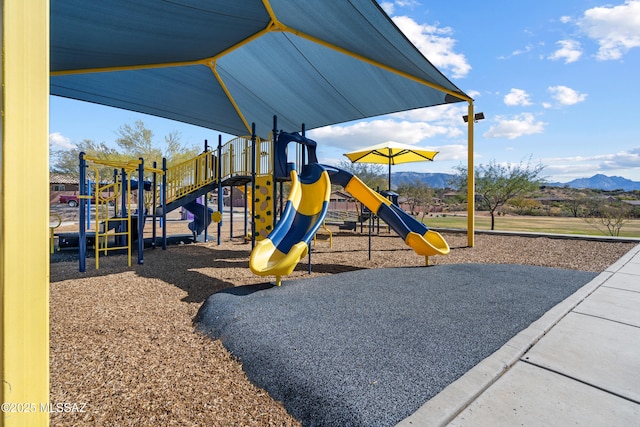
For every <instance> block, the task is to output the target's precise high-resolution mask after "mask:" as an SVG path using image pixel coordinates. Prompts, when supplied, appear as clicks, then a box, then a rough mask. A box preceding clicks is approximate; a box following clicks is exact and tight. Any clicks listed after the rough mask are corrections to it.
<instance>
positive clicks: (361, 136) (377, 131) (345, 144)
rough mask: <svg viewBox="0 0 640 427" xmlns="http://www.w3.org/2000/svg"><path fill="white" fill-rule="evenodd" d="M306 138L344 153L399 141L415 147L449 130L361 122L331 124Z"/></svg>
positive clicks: (421, 124) (383, 121)
mask: <svg viewBox="0 0 640 427" xmlns="http://www.w3.org/2000/svg"><path fill="white" fill-rule="evenodd" d="M308 134H309V137H310V138H312V139H315V140H316V141H319V142H320V141H321V142H322V144H327V145H330V146H334V147H339V148H341V149H344V152H348V151H351V150H355V149H357V148H362V147H366V146H368V145H374V144H380V143H383V142H385V141H390V140H393V141H398V142H402V143H403V144H417V143H419V142H421V141H422V140H424V139H427V138H433V137H435V136H448V135H450V134H451V130H450V129H449V128H448V127H446V126H442V125H432V124H429V123H426V122H411V121H408V120H404V121H397V120H394V119H392V118H385V119H377V120H370V121H360V122H357V123H354V124H348V125H332V126H326V127H323V128H318V129H313V130H310V131H309V132H308Z"/></svg>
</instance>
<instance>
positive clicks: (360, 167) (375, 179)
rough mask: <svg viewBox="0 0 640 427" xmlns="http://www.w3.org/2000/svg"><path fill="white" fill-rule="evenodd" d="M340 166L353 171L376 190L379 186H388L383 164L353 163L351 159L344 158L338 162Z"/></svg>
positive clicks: (384, 187) (384, 188) (383, 188)
mask: <svg viewBox="0 0 640 427" xmlns="http://www.w3.org/2000/svg"><path fill="white" fill-rule="evenodd" d="M338 167H339V168H340V169H344V170H346V171H348V172H351V173H352V174H354V175H355V176H357V177H358V178H360V180H362V182H364V183H365V184H367V185H368V186H369V187H370V188H373V189H374V190H375V189H377V188H380V189H382V190H386V188H387V179H386V176H385V172H384V170H385V169H384V167H383V166H382V165H379V164H375V163H351V162H350V161H347V160H342V161H341V162H339V163H338Z"/></svg>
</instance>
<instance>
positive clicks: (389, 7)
mask: <svg viewBox="0 0 640 427" xmlns="http://www.w3.org/2000/svg"><path fill="white" fill-rule="evenodd" d="M380 7H381V8H382V10H384V12H385V13H386V14H387V15H389V16H391V15H393V12H394V11H395V4H394V3H393V2H392V1H383V2H381V3H380Z"/></svg>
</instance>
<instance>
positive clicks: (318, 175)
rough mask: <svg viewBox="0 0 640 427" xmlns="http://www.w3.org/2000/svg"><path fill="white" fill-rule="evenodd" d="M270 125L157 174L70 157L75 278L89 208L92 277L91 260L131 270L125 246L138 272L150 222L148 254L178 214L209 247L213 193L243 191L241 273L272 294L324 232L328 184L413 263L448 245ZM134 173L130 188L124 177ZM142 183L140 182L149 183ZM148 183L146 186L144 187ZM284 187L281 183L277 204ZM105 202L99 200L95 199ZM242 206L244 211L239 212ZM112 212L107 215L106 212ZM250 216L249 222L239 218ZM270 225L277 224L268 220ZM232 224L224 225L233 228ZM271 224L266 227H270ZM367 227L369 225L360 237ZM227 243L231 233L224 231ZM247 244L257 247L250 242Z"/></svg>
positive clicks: (299, 137)
mask: <svg viewBox="0 0 640 427" xmlns="http://www.w3.org/2000/svg"><path fill="white" fill-rule="evenodd" d="M276 129H277V119H276V118H275V117H274V128H273V131H272V133H271V138H269V139H264V140H263V139H260V138H258V137H257V136H256V135H255V128H254V129H253V132H252V136H251V137H239V138H235V139H232V140H231V141H228V142H227V143H226V144H224V145H223V144H222V141H221V137H219V140H218V147H217V149H216V150H210V149H209V147H208V145H207V144H206V143H205V150H204V152H203V153H201V154H199V155H198V156H196V157H194V158H193V159H189V160H187V161H185V162H182V163H180V164H177V165H173V166H171V167H167V162H166V159H164V160H163V164H162V167H161V168H158V167H157V165H156V164H154V165H153V166H151V167H148V166H145V163H144V159H142V158H140V159H137V160H131V161H128V162H108V161H104V160H100V159H96V158H91V157H88V156H85V155H84V153H81V154H80V201H81V203H80V224H81V225H80V237H79V250H80V261H79V269H80V271H85V268H86V265H85V259H86V242H87V235H86V228H85V226H84V221H85V216H86V209H87V206H90V200H91V199H92V198H93V199H94V200H95V203H94V208H95V217H96V220H95V225H94V226H95V231H94V236H93V237H94V250H95V259H96V268H99V259H100V256H101V255H106V254H108V252H109V251H114V250H126V251H127V260H128V265H129V266H130V265H131V254H132V243H133V242H134V241H135V242H137V254H138V264H142V263H144V258H143V251H144V238H143V237H144V227H145V221H146V219H147V217H151V218H152V221H153V224H152V246H155V243H156V240H157V236H156V220H157V218H160V220H161V224H166V220H167V217H166V216H167V214H168V213H169V212H171V211H173V210H175V209H177V208H180V207H182V208H184V209H186V210H187V211H189V212H190V213H191V214H192V215H193V221H192V222H191V223H190V224H189V229H190V230H191V231H192V233H193V235H194V240H195V237H196V236H198V235H200V234H202V233H203V232H204V233H205V238H206V236H207V229H208V227H209V225H210V224H211V222H213V221H215V222H217V224H218V233H217V238H218V244H220V231H221V227H222V212H223V209H224V207H223V190H222V189H223V187H243V190H242V192H243V193H244V195H245V236H247V218H248V217H249V216H250V217H251V221H250V223H251V232H250V234H249V235H248V236H250V239H251V243H252V252H251V257H250V260H249V267H250V269H251V271H252V272H254V273H255V274H257V275H261V276H275V278H276V284H277V285H280V283H281V278H282V276H286V275H289V274H291V272H292V271H293V270H294V269H295V267H296V265H297V264H298V263H299V262H300V260H301V259H302V258H303V257H305V256H306V255H307V254H308V253H309V251H310V242H311V240H312V239H314V237H315V234H316V232H317V231H318V229H319V228H320V227H324V228H326V227H325V226H324V221H325V218H326V215H327V211H328V206H329V198H330V194H331V184H332V183H333V184H337V185H340V186H342V187H344V189H345V190H346V191H347V192H349V193H350V194H351V195H352V196H353V197H354V198H355V199H356V200H358V201H359V202H360V203H362V205H363V206H365V207H366V208H367V209H368V210H369V211H370V212H371V214H372V215H373V216H375V217H376V218H378V219H382V220H383V221H384V222H385V223H386V224H387V225H388V226H389V227H390V228H391V229H393V230H394V231H395V232H396V233H397V234H398V235H399V236H400V237H401V238H402V239H403V240H404V241H405V243H406V244H407V245H408V246H409V247H411V248H412V249H413V250H414V251H415V252H416V254H418V255H421V256H424V257H425V260H426V263H427V264H428V257H429V256H432V255H444V254H447V253H448V252H449V246H448V244H447V242H446V241H445V240H444V239H443V238H442V236H441V235H440V234H439V233H437V232H435V231H433V230H430V229H429V228H428V227H427V226H425V225H424V224H423V223H422V222H419V221H417V220H416V219H415V218H413V217H412V216H411V215H409V214H407V213H406V212H405V211H403V210H402V209H400V208H399V207H398V206H397V197H395V198H391V200H390V199H389V198H387V197H385V196H383V195H381V194H380V193H378V192H377V191H374V190H372V189H371V188H369V187H367V186H366V184H364V183H363V182H362V181H361V180H360V179H358V177H356V176H354V175H353V174H351V173H349V172H347V171H345V170H342V169H339V168H336V167H334V166H328V165H323V164H320V163H319V162H318V159H317V155H316V147H317V143H316V142H315V141H313V140H311V139H308V138H306V136H304V133H305V132H304V126H303V128H302V132H300V133H288V132H284V131H277V130H276ZM291 142H294V143H295V156H294V157H295V161H293V162H292V161H289V149H288V146H289V144H290V143H291ZM98 165H102V166H110V167H113V168H114V175H113V182H112V183H109V184H102V180H101V177H100V170H99V168H98V167H97V166H98ZM87 170H92V171H93V178H94V182H95V183H96V184H95V190H94V191H95V193H94V194H93V195H91V194H87V193H88V192H90V190H89V191H87V189H90V188H91V186H90V185H87V179H86V171H87ZM134 173H135V174H137V179H135V180H134V179H132V176H133V175H134ZM149 175H150V177H149ZM146 178H150V179H149V180H145V179H146ZM284 182H290V189H289V194H288V198H287V200H286V204H285V203H284V200H283V195H284V189H283V184H284ZM133 190H137V202H136V203H135V204H134V206H133V208H132V191H133ZM214 191H215V192H217V207H216V209H215V210H214V209H212V208H210V207H209V206H207V199H208V198H207V194H208V193H210V192H214ZM105 193H106V194H107V196H105ZM248 199H250V200H251V203H250V206H249V203H247V200H248ZM230 202H231V203H230V205H231V212H233V201H232V200H230ZM111 211H113V215H111V214H110V213H109V212H111ZM249 213H250V215H249ZM279 213H280V216H279V218H278V214H279ZM232 218H233V215H231V216H230V218H229V221H230V222H232V221H233V219H232ZM274 224H275V226H274ZM371 227H372V225H371V224H370V226H369V230H371ZM231 233H232V237H233V230H232V231H231ZM256 241H257V243H256ZM166 245H167V236H166V227H162V248H163V249H166Z"/></svg>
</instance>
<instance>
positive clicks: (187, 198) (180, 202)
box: [155, 182, 218, 216]
mask: <svg viewBox="0 0 640 427" xmlns="http://www.w3.org/2000/svg"><path fill="white" fill-rule="evenodd" d="M217 188H218V183H217V182H212V183H210V184H207V185H205V186H204V187H200V188H198V189H197V190H195V191H192V192H191V193H188V194H186V195H184V196H182V197H180V198H178V199H176V200H172V201H171V202H169V203H167V212H166V213H169V212H171V211H173V210H175V209H177V208H180V207H182V206H184V205H186V204H187V203H191V202H193V201H195V200H196V199H197V198H198V197H201V196H203V195H205V194H206V193H210V192H212V191H214V190H215V189H217ZM155 214H156V216H162V206H157V207H156V211H155Z"/></svg>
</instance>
